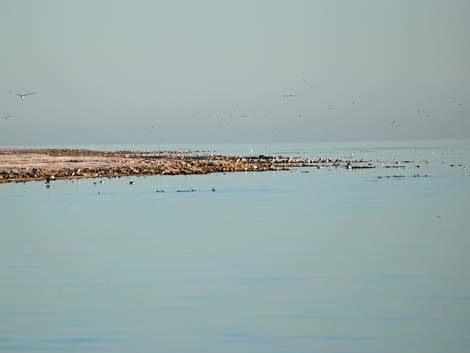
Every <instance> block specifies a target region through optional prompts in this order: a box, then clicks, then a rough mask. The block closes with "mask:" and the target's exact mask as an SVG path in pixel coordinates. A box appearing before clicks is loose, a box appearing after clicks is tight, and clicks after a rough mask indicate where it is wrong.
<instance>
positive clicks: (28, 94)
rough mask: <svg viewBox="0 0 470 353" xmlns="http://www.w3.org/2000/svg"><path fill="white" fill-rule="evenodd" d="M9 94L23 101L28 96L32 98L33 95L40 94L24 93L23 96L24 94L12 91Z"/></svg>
mask: <svg viewBox="0 0 470 353" xmlns="http://www.w3.org/2000/svg"><path fill="white" fill-rule="evenodd" d="M8 93H10V94H13V95H15V96H18V97H20V98H21V99H24V98H25V97H27V96H32V95H33V94H36V93H38V92H36V91H34V92H29V93H24V94H22V93H16V92H11V91H10V92H8Z"/></svg>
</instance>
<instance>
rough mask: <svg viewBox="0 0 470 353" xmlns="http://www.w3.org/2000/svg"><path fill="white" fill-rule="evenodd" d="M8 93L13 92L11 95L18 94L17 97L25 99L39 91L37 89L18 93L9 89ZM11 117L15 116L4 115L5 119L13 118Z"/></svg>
mask: <svg viewBox="0 0 470 353" xmlns="http://www.w3.org/2000/svg"><path fill="white" fill-rule="evenodd" d="M8 93H9V94H11V95H14V96H17V97H19V98H20V99H21V100H23V99H25V98H26V97H28V96H32V95H33V94H36V93H38V92H37V91H34V92H28V93H17V92H13V91H9V92H8ZM11 118H13V116H12V115H4V116H3V119H4V120H8V119H11Z"/></svg>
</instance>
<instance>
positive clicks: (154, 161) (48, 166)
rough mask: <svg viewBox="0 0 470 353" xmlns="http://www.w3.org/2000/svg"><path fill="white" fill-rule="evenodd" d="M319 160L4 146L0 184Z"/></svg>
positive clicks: (280, 165)
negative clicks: (7, 147) (8, 147)
mask: <svg viewBox="0 0 470 353" xmlns="http://www.w3.org/2000/svg"><path fill="white" fill-rule="evenodd" d="M317 162H318V161H317ZM330 162H333V161H330ZM315 164H316V162H315V161H312V160H308V159H302V158H292V157H290V158H289V157H281V156H265V155H259V156H256V157H253V156H249V157H247V156H245V157H243V156H224V155H194V154H193V153H191V152H142V151H112V152H107V151H92V150H78V149H0V183H9V182H24V181H31V180H53V179H80V178H101V177H107V178H114V177H123V176H139V175H179V174H208V173H217V172H242V171H268V170H287V169H289V168H294V167H313V166H315Z"/></svg>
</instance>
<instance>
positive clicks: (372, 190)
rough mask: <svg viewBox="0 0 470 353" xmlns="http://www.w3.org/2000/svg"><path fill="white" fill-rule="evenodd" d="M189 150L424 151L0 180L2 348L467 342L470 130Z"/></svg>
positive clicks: (405, 348)
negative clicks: (447, 137)
mask: <svg viewBox="0 0 470 353" xmlns="http://www.w3.org/2000/svg"><path fill="white" fill-rule="evenodd" d="M80 147H82V146H80ZM94 147H95V149H100V147H99V146H94ZM102 147H103V148H107V149H132V148H139V149H148V150H152V149H157V148H159V149H162V150H163V149H173V148H175V146H102ZM177 147H178V148H181V149H186V148H192V149H200V150H207V151H212V152H214V151H215V152H217V153H219V152H220V153H231V154H233V153H236V154H250V153H252V154H260V153H265V154H283V155H299V156H308V157H312V158H317V157H319V156H327V157H332V158H337V157H338V158H341V157H346V156H351V155H353V156H354V157H355V158H364V159H367V160H373V161H375V160H381V161H382V160H383V161H394V160H413V161H424V160H427V161H429V163H428V164H426V163H424V162H423V163H420V168H415V167H414V164H413V166H409V167H407V168H405V169H403V170H395V169H384V168H378V169H373V170H354V171H348V170H346V169H335V168H323V169H319V170H318V169H297V170H293V171H292V172H263V173H236V174H225V175H224V174H212V175H202V176H163V177H159V176H156V177H139V178H133V180H134V181H135V183H134V185H130V184H129V179H128V178H121V179H113V180H108V179H104V181H105V182H104V184H97V185H96V186H95V185H93V180H81V181H75V182H71V181H56V182H53V184H52V186H51V188H50V189H46V188H45V185H44V183H43V182H30V183H26V184H3V185H0V215H1V216H0V217H1V228H0V229H1V235H0V244H1V246H0V283H1V292H0V299H1V300H0V351H5V352H37V351H48V352H49V351H51V352H54V351H57V352H172V353H173V352H175V353H176V352H205V353H206V352H214V353H216V352H217V353H219V352H228V353H230V352H233V353H238V352H260V353H261V352H262V353H264V352H266V353H268V352H269V353H271V352H286V353H287V352H292V353H294V352H296V353H297V352H335V353H339V352H344V353H346V352H347V353H350V352H468V351H470V338H469V335H468V333H469V332H470V272H469V268H470V260H469V257H468V249H469V246H470V238H469V237H470V233H469V231H468V228H469V227H468V223H467V221H468V215H469V214H470V207H469V200H470V175H469V169H470V142H469V141H440V142H436V141H407V142H388V143H375V144H373V143H368V144H361V143H354V144H353V143H351V144H346V143H345V144H298V145H225V146H220V145H219V146H177ZM450 164H454V165H455V167H451V166H450ZM458 164H462V166H460V167H459V166H458ZM463 165H466V166H467V169H464V168H463ZM304 170H308V171H309V173H302V171H304ZM398 173H399V174H403V175H404V176H405V177H404V178H400V179H393V178H382V179H378V178H377V176H387V175H393V174H398ZM418 173H419V174H420V175H424V174H427V175H428V177H426V178H425V177H420V178H416V177H413V174H418ZM213 187H214V188H215V189H216V191H215V192H212V191H211V189H212V188H213ZM192 188H193V189H195V190H196V192H188V193H181V192H177V190H182V189H192ZM156 189H163V190H165V193H156V192H155V190H156Z"/></svg>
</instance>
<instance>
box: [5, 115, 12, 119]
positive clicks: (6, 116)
mask: <svg viewBox="0 0 470 353" xmlns="http://www.w3.org/2000/svg"><path fill="white" fill-rule="evenodd" d="M11 118H12V116H11V115H4V116H3V119H5V120H8V119H11Z"/></svg>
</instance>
